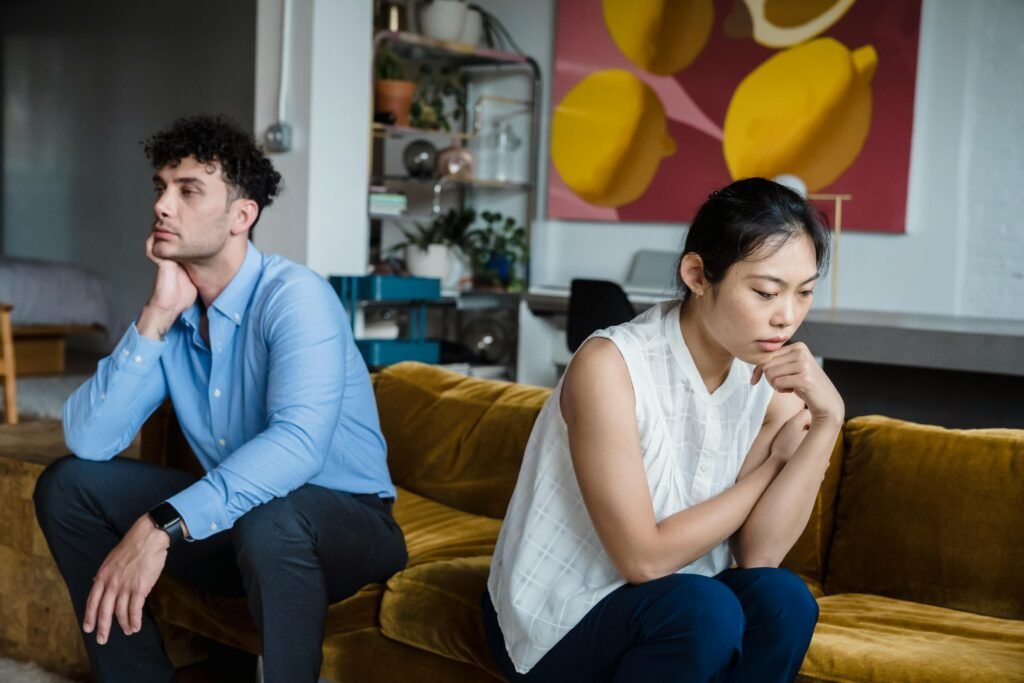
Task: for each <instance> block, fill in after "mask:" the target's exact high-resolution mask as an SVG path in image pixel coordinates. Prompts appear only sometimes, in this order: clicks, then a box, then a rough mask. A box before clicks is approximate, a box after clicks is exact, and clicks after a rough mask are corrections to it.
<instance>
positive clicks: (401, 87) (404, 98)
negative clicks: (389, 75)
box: [373, 80, 416, 126]
mask: <svg viewBox="0 0 1024 683" xmlns="http://www.w3.org/2000/svg"><path fill="white" fill-rule="evenodd" d="M415 94H416V84H415V83H414V82H412V81H391V80H381V81H377V89H376V91H375V95H376V97H375V99H374V104H373V106H374V109H376V110H377V111H379V112H381V111H386V112H391V113H392V114H393V115H394V117H395V125H398V126H408V125H409V108H410V107H411V106H412V98H413V96H414V95H415Z"/></svg>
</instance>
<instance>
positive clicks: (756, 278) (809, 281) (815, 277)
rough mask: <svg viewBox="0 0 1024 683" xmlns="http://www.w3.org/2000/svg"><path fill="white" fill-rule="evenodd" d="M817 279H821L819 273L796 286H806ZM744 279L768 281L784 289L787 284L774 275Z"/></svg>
mask: <svg viewBox="0 0 1024 683" xmlns="http://www.w3.org/2000/svg"><path fill="white" fill-rule="evenodd" d="M819 277H821V273H815V274H814V275H812V276H811V277H809V278H807V279H806V280H804V281H803V282H801V283H800V284H799V285H797V286H798V287H799V286H802V285H806V284H808V283H811V282H814V281H815V280H817V279H818V278H819ZM744 279H745V280H770V281H771V282H776V283H778V284H780V285H782V286H783V287H785V286H786V285H788V284H789V283H788V282H786V281H785V280H783V279H782V278H778V277H775V276H774V275H748V276H747V277H745V278H744Z"/></svg>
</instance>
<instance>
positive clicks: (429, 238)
mask: <svg viewBox="0 0 1024 683" xmlns="http://www.w3.org/2000/svg"><path fill="white" fill-rule="evenodd" d="M474 221H476V211H474V210H473V209H471V208H465V209H449V210H448V211H447V212H446V213H443V214H441V215H439V216H438V217H437V218H435V219H434V220H432V221H431V222H430V223H426V224H424V223H416V224H415V225H416V229H415V230H412V231H409V230H405V229H404V228H399V230H401V232H402V235H403V236H404V237H405V241H403V242H399V243H398V244H396V245H394V246H392V247H391V249H389V250H388V253H390V254H395V253H397V252H399V251H401V250H402V249H405V248H406V247H407V246H415V247H419V248H420V249H423V250H426V249H427V247H429V246H430V245H431V244H444V245H447V246H449V247H458V248H459V249H462V250H463V251H467V252H468V251H469V250H470V249H471V248H472V247H473V244H474V243H475V242H474V237H473V233H474V231H473V230H471V227H472V225H473V223H474Z"/></svg>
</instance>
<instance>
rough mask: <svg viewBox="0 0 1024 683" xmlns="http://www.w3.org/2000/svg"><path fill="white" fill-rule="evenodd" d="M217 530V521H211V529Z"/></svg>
mask: <svg viewBox="0 0 1024 683" xmlns="http://www.w3.org/2000/svg"><path fill="white" fill-rule="evenodd" d="M216 530H217V522H210V531H216Z"/></svg>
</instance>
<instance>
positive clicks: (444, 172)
mask: <svg viewBox="0 0 1024 683" xmlns="http://www.w3.org/2000/svg"><path fill="white" fill-rule="evenodd" d="M437 172H438V174H439V175H441V176H443V177H445V178H450V179H452V180H472V179H473V153H472V152H470V151H469V150H468V149H466V148H465V147H464V146H463V145H462V140H455V141H454V142H452V146H451V147H445V148H444V149H442V150H441V151H440V152H438V155H437Z"/></svg>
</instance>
